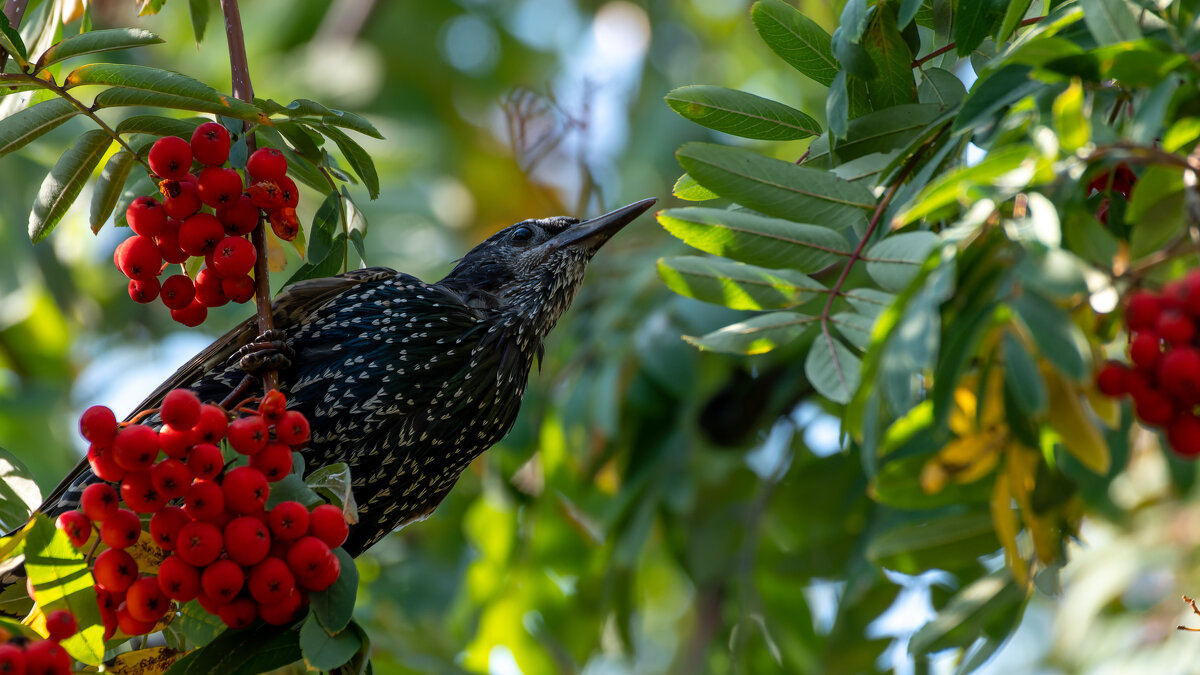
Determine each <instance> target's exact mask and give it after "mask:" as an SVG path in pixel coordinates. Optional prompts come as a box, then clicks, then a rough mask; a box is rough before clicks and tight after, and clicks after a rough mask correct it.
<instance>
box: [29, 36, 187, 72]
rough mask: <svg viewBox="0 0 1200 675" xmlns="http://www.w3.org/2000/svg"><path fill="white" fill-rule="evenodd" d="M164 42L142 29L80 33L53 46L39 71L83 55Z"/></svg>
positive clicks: (39, 64)
mask: <svg viewBox="0 0 1200 675" xmlns="http://www.w3.org/2000/svg"><path fill="white" fill-rule="evenodd" d="M162 42H163V39H162V38H160V37H158V36H157V35H155V34H154V33H151V32H150V31H148V30H142V29H140V28H111V29H108V30H94V31H90V32H87V33H80V34H79V35H72V36H71V37H69V38H67V39H65V40H63V41H62V42H59V43H57V44H54V45H51V46H50V48H49V49H47V50H46V51H45V52H44V53H43V54H42V56H41V58H39V59H38V70H41V69H43V68H46V67H48V66H50V65H53V64H55V63H58V62H59V61H65V60H67V59H69V58H72V57H75V56H80V55H83V54H95V53H96V52H108V51H113V50H117V49H129V48H131V47H141V46H143V45H154V44H160V43H162Z"/></svg>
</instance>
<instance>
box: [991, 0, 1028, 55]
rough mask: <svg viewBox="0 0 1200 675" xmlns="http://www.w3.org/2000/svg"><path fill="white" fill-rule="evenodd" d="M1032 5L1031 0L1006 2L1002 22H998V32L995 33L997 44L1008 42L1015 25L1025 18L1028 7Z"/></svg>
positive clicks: (1015, 28) (1015, 27)
mask: <svg viewBox="0 0 1200 675" xmlns="http://www.w3.org/2000/svg"><path fill="white" fill-rule="evenodd" d="M1032 3H1033V0H1010V1H1009V2H1008V7H1006V8H1005V9H1004V20H1003V21H1001V22H1000V30H999V32H997V33H996V43H997V44H1003V43H1005V42H1008V38H1010V37H1012V34H1013V33H1014V32H1016V30H1017V24H1019V23H1021V19H1023V18H1025V12H1027V11H1029V5H1030V4H1032Z"/></svg>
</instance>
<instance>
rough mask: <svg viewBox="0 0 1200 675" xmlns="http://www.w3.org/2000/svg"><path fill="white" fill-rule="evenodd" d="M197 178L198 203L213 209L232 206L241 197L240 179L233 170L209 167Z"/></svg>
mask: <svg viewBox="0 0 1200 675" xmlns="http://www.w3.org/2000/svg"><path fill="white" fill-rule="evenodd" d="M199 178H200V182H199V188H200V201H202V202H204V203H205V204H207V205H209V206H211V207H213V208H214V209H220V208H225V207H227V206H233V205H234V203H236V202H237V200H238V197H241V196H242V187H243V186H242V177H241V175H240V174H238V172H237V171H234V170H233V169H225V168H221V167H215V166H210V167H208V168H206V169H204V170H203V171H201V172H200V176H199ZM218 222H220V221H218ZM222 231H224V230H223V229H222Z"/></svg>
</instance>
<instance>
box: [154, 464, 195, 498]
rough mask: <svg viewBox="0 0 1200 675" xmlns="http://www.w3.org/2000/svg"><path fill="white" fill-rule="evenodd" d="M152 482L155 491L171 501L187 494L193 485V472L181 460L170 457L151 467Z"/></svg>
mask: <svg viewBox="0 0 1200 675" xmlns="http://www.w3.org/2000/svg"><path fill="white" fill-rule="evenodd" d="M150 481H151V482H152V483H154V489H156V490H158V492H159V494H161V495H162V496H163V497H165V498H166V499H167V501H170V500H172V499H178V498H179V497H182V496H183V495H184V493H185V492H187V489H188V486H189V485H191V483H192V472H191V471H188V468H187V465H186V464H184V463H183V462H182V461H181V460H178V459H175V458H174V457H168V458H166V459H163V460H160V461H159V462H157V463H156V464H155V465H154V466H152V467H150Z"/></svg>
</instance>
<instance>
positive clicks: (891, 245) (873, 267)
mask: <svg viewBox="0 0 1200 675" xmlns="http://www.w3.org/2000/svg"><path fill="white" fill-rule="evenodd" d="M937 242H938V236H937V235H936V234H934V233H932V232H903V233H900V234H893V235H890V236H888V237H885V238H884V239H883V240H882V241H880V242H879V243H877V244H875V245H874V246H872V247H871V248H869V249H867V253H866V255H865V256H864V258H863V259H864V260H865V261H866V262H867V274H870V275H871V278H872V279H874V280H875V283H877V284H879V285H880V286H881V287H882V288H883V290H885V291H891V292H893V293H898V292H900V291H902V290H904V289H905V288H907V287H908V283H909V282H910V281H912V280H913V277H915V276H916V275H917V272H918V271H920V269H921V265H922V264H923V263H924V262H925V259H926V258H927V257H929V252H930V251H932V250H933V247H934V246H936V245H937Z"/></svg>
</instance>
